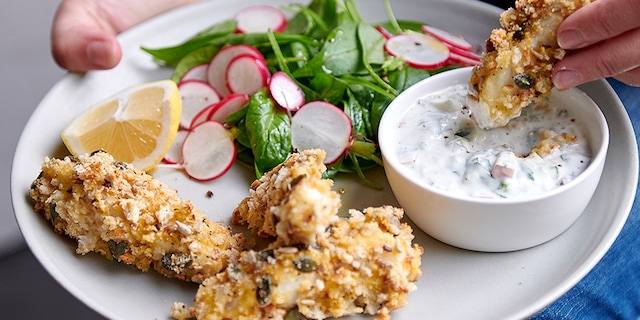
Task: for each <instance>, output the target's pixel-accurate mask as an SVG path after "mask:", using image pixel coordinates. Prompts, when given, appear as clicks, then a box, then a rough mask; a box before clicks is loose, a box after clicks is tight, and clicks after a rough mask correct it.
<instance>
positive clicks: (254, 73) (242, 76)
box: [226, 54, 271, 95]
mask: <svg viewBox="0 0 640 320" xmlns="http://www.w3.org/2000/svg"><path fill="white" fill-rule="evenodd" d="M270 76H271V74H270V73H269V69H268V68H267V65H266V64H265V63H264V60H262V59H260V58H256V57H254V56H253V55H251V54H241V55H239V56H237V57H235V58H233V60H231V61H230V62H229V66H227V75H226V77H227V79H226V80H227V87H228V88H229V91H230V92H232V93H241V94H248V95H251V94H253V93H254V92H256V91H258V89H260V88H264V87H266V86H267V84H269V78H270Z"/></svg>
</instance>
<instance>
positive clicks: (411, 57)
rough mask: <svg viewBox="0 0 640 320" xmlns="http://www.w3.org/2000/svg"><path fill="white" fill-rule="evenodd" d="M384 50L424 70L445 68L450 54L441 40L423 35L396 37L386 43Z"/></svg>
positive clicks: (401, 35)
mask: <svg viewBox="0 0 640 320" xmlns="http://www.w3.org/2000/svg"><path fill="white" fill-rule="evenodd" d="M384 48H385V50H386V51H387V52H388V53H389V54H390V55H392V56H396V57H401V58H403V59H404V61H405V62H406V63H407V64H409V65H411V66H413V67H416V68H423V69H431V68H439V67H443V66H445V65H446V64H447V61H448V60H449V54H450V52H449V48H447V46H445V45H444V44H443V43H442V42H441V41H440V40H438V39H436V38H434V37H431V36H427V35H422V34H400V35H395V36H393V37H391V38H389V39H388V40H387V41H386V43H385V46H384Z"/></svg>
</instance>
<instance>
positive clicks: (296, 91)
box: [269, 71, 304, 111]
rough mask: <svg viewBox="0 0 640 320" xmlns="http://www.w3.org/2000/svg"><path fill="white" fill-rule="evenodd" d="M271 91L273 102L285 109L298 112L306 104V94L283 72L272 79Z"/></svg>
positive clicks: (279, 72)
mask: <svg viewBox="0 0 640 320" xmlns="http://www.w3.org/2000/svg"><path fill="white" fill-rule="evenodd" d="M269 91H270V92H271V97H272V98H273V100H275V101H276V103H278V105H280V106H281V107H283V108H285V109H288V110H291V111H297V110H298V109H300V107H302V105H303V104H304V92H303V91H302V89H301V88H300V86H299V85H298V84H297V83H296V82H295V81H294V80H293V79H291V77H289V75H287V74H286V73H284V72H282V71H278V72H276V73H274V74H273V76H272V77H271V82H269Z"/></svg>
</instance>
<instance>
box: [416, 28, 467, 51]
mask: <svg viewBox="0 0 640 320" xmlns="http://www.w3.org/2000/svg"><path fill="white" fill-rule="evenodd" d="M421 29H422V32H424V33H426V34H428V35H431V36H433V37H435V38H436V39H438V40H440V41H442V42H444V43H445V44H449V45H452V46H454V47H457V48H460V49H462V50H467V51H470V50H473V45H472V44H471V43H469V41H467V40H465V39H464V38H463V37H460V36H456V35H453V34H451V33H449V32H447V31H444V30H441V29H438V28H436V27H432V26H427V25H423V26H422V27H421Z"/></svg>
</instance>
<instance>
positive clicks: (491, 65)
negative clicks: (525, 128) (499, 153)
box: [467, 0, 591, 129]
mask: <svg viewBox="0 0 640 320" xmlns="http://www.w3.org/2000/svg"><path fill="white" fill-rule="evenodd" d="M590 2H591V0H517V1H516V2H515V6H514V8H510V9H508V10H507V11H505V12H503V13H502V14H501V15H500V24H501V25H502V28H500V29H494V30H493V31H492V32H491V36H490V37H489V39H488V40H487V42H486V47H487V48H486V52H485V53H484V54H483V56H482V65H479V66H476V67H474V69H473V71H472V73H471V79H470V81H469V95H468V99H467V103H468V106H469V108H470V109H471V113H472V115H473V117H474V119H475V120H476V122H477V124H478V126H480V127H481V128H484V129H490V128H496V127H502V126H505V125H506V124H507V123H508V122H509V120H511V119H513V118H515V117H518V116H520V113H521V111H522V108H524V107H526V106H528V105H529V104H531V103H532V102H537V101H539V99H540V98H542V97H545V96H547V95H549V94H550V93H551V89H552V88H553V83H552V82H551V71H552V69H553V66H554V64H555V63H556V62H557V61H558V60H560V59H562V58H563V57H564V55H565V51H564V50H563V49H561V48H560V47H559V46H558V42H557V35H556V31H557V29H558V26H559V25H560V23H561V22H562V21H563V20H564V19H565V18H566V17H567V16H569V15H570V14H571V13H572V12H574V11H575V10H577V9H579V8H581V7H583V6H584V5H586V4H588V3H590Z"/></svg>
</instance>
